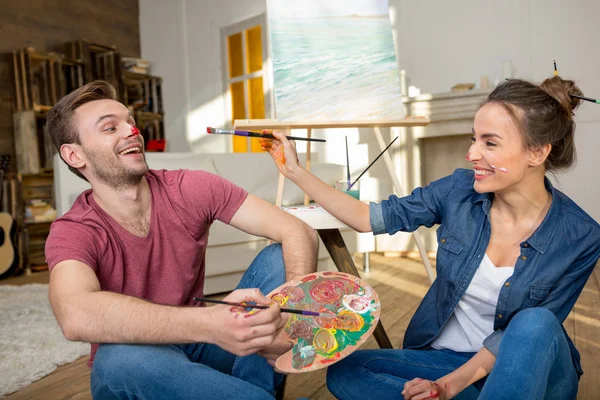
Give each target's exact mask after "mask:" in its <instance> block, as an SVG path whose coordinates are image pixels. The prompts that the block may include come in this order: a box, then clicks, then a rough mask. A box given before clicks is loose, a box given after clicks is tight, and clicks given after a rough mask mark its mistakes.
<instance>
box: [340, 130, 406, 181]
mask: <svg viewBox="0 0 600 400" xmlns="http://www.w3.org/2000/svg"><path fill="white" fill-rule="evenodd" d="M396 139H398V136H396V137H395V138H394V140H392V141H391V142H390V144H388V145H387V147H386V148H385V149H383V151H382V152H381V153H379V155H378V156H377V158H375V159H374V160H373V162H372V163H371V164H369V166H368V167H367V168H365V170H364V171H363V172H361V173H360V175H359V176H358V178H356V180H355V181H354V182H352V184H351V185H350V186H348V190H350V188H351V187H352V186H354V184H355V183H356V182H358V180H359V179H360V177H361V176H363V175H364V174H365V172H367V171H368V170H369V168H371V165H373V164H375V162H376V161H377V160H379V157H381V156H382V155H383V153H385V152H386V151H387V149H389V148H390V146H391V145H392V144H394V142H395V141H396Z"/></svg>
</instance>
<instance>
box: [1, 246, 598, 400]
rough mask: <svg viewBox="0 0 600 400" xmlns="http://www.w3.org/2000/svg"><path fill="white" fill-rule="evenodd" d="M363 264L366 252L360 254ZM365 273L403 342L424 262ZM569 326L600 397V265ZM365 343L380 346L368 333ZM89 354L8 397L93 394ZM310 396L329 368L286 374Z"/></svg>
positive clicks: (588, 384) (591, 394)
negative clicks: (86, 363) (86, 362)
mask: <svg viewBox="0 0 600 400" xmlns="http://www.w3.org/2000/svg"><path fill="white" fill-rule="evenodd" d="M356 261H357V266H359V270H361V268H360V264H361V261H362V258H357V259H356ZM363 277H364V278H365V279H366V280H367V281H368V282H369V283H370V284H371V285H372V286H373V288H374V289H375V290H376V292H377V293H378V294H379V297H380V300H381V303H382V314H381V320H382V322H383V325H384V327H385V328H386V331H387V332H388V335H389V336H390V339H391V341H392V344H393V345H394V347H400V346H401V343H402V338H403V336H404V332H405V330H406V327H407V325H408V322H409V320H410V317H411V316H412V315H413V313H414V312H415V310H416V308H417V305H418V304H419V302H420V300H421V299H422V298H423V295H424V294H425V292H426V291H427V289H428V287H429V281H428V279H427V276H426V275H425V270H424V268H423V265H422V264H421V262H420V261H418V260H412V259H407V258H389V257H383V256H382V255H379V254H372V255H371V271H370V272H369V273H368V274H367V273H365V274H363ZM47 280H48V274H47V272H46V273H38V274H34V276H32V277H17V278H11V279H10V280H6V281H2V282H1V283H2V284H6V283H8V284H24V283H33V282H47ZM565 328H566V329H567V331H568V332H569V335H570V336H571V338H572V339H573V340H574V342H575V345H576V346H577V348H578V349H579V351H580V352H581V358H582V365H583V369H584V371H585V374H584V375H583V377H582V378H581V382H580V385H579V395H578V397H577V398H578V399H585V400H598V398H599V397H598V392H599V390H600V268H598V267H597V268H596V270H595V271H594V273H593V274H592V276H591V278H590V280H589V281H588V283H587V285H586V287H585V289H584V290H583V293H582V294H581V296H580V298H579V300H578V301H577V304H576V305H575V307H574V309H573V311H572V312H571V314H570V315H569V317H568V319H567V321H566V322H565ZM362 348H377V344H376V343H375V341H374V339H373V338H371V339H369V340H368V341H367V342H366V343H365V344H364V345H363V347H362ZM85 361H86V358H85V357H84V358H82V359H79V360H78V361H76V362H74V363H71V364H68V365H64V366H62V367H59V368H58V369H57V370H56V371H55V372H53V373H52V374H50V375H48V376H47V377H45V378H43V379H41V380H39V381H37V382H35V383H33V384H31V385H30V386H28V387H26V388H24V389H22V390H20V391H18V392H16V393H13V394H11V395H9V396H7V397H6V400H17V399H18V400H23V399H52V400H62V399H91V395H90V390H89V370H88V368H87V367H86V365H85ZM299 397H308V398H310V399H312V400H324V399H334V397H333V396H332V395H331V393H329V391H328V390H327V387H326V386H325V372H324V371H318V372H315V373H309V374H294V375H290V376H289V377H288V383H287V386H286V396H285V398H286V399H297V398H299Z"/></svg>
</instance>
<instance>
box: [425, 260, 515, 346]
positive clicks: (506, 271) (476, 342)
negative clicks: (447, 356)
mask: <svg viewBox="0 0 600 400" xmlns="http://www.w3.org/2000/svg"><path fill="white" fill-rule="evenodd" d="M514 270H515V269H514V267H502V268H497V267H496V266H495V265H494V264H493V263H492V260H490V258H489V257H488V255H487V254H486V255H485V256H484V257H483V260H482V261H481V264H480V265H479V268H477V271H476V272H475V276H473V280H472V281H471V283H470V284H469V287H468V288H467V290H466V291H465V293H464V294H463V296H462V298H461V299H460V301H459V302H458V305H457V306H456V309H455V310H454V313H453V314H452V316H451V317H450V320H448V323H447V324H446V325H445V326H444V328H443V329H442V333H441V334H440V336H438V338H437V339H436V340H434V341H433V343H432V345H431V347H433V348H434V349H438V350H439V349H449V350H454V351H458V352H473V353H476V352H478V351H479V350H481V348H482V347H483V340H484V339H485V338H486V337H488V336H489V335H491V334H492V332H493V331H494V316H495V315H496V306H497V304H498V296H499V294H500V289H501V288H502V285H504V282H506V280H507V279H508V278H510V276H511V275H512V274H513V272H514Z"/></svg>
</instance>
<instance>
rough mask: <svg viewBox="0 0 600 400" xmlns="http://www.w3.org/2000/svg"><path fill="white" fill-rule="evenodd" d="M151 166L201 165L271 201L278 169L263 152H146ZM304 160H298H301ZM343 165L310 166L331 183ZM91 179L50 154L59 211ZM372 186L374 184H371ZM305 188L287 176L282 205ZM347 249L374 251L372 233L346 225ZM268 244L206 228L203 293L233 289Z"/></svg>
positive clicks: (297, 200) (364, 189) (326, 263)
mask: <svg viewBox="0 0 600 400" xmlns="http://www.w3.org/2000/svg"><path fill="white" fill-rule="evenodd" d="M146 159H147V162H148V165H149V166H150V168H152V169H179V168H186V169H200V170H206V171H209V172H213V173H215V174H217V175H219V176H222V177H224V178H225V179H228V180H230V181H231V182H233V183H234V184H236V185H238V186H240V187H242V188H244V189H246V190H247V191H248V192H249V193H252V194H254V195H256V196H258V197H260V198H263V199H265V200H267V201H269V202H272V203H274V202H275V196H276V192H277V182H278V171H277V169H276V168H275V165H274V164H273V161H272V159H271V158H270V156H269V155H268V154H266V153H234V154H231V153H215V154H206V153H203V154H196V153H147V154H146ZM301 161H302V160H301ZM344 168H345V167H344V166H342V165H337V164H316V165H313V166H312V170H313V172H314V173H315V174H316V175H317V176H319V177H320V178H322V179H323V180H325V181H326V182H328V183H330V184H332V185H333V184H334V182H335V180H337V179H342V178H343V177H344V171H345V169H344ZM361 185H362V186H361V199H363V198H364V199H366V200H377V198H376V197H379V194H378V193H373V191H377V188H379V186H380V185H378V184H377V182H373V179H364V180H363V179H361ZM89 187H90V186H89V184H88V183H87V182H85V181H84V180H82V179H80V178H79V177H77V176H76V175H75V174H73V173H72V172H71V171H69V169H68V168H67V166H66V165H65V163H64V162H62V160H61V159H60V157H59V156H58V155H55V158H54V196H55V200H56V208H57V215H58V216H61V215H63V214H64V213H65V212H67V211H68V210H69V209H70V208H71V205H72V204H73V202H74V201H75V199H76V198H77V196H78V195H79V194H80V193H81V192H82V191H84V190H86V189H89ZM369 188H372V189H369ZM303 200H304V194H303V193H302V191H301V190H300V189H299V188H298V187H296V186H295V185H294V184H293V183H292V182H290V181H286V183H285V189H284V196H283V204H282V205H283V206H291V205H299V204H302V202H303ZM340 230H341V232H342V236H343V238H344V241H345V242H346V245H347V247H348V249H349V251H350V252H351V253H355V252H360V253H367V252H372V251H375V240H374V237H373V235H372V234H371V233H357V232H355V231H353V230H352V229H350V228H343V229H340ZM267 244H268V241H267V240H266V239H264V238H259V237H256V236H253V235H249V234H247V233H245V232H242V231H240V230H237V229H235V228H233V227H231V226H229V225H226V224H223V223H221V222H219V221H217V222H215V223H214V224H213V225H212V227H211V230H210V234H209V239H208V248H207V252H206V283H205V294H214V293H221V292H226V291H230V290H232V289H233V288H234V287H235V286H236V285H237V283H238V282H239V280H240V278H241V276H242V274H243V273H244V271H245V269H246V268H247V267H248V265H250V263H251V262H252V260H253V259H254V257H255V256H256V255H257V254H258V252H259V251H260V250H261V249H262V248H264V247H265V246H266V245H267ZM332 268H334V266H333V263H332V262H331V258H330V257H329V254H328V253H327V250H326V249H325V247H324V246H323V244H322V243H321V246H320V249H319V269H320V270H323V269H332Z"/></svg>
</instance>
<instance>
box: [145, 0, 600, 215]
mask: <svg viewBox="0 0 600 400" xmlns="http://www.w3.org/2000/svg"><path fill="white" fill-rule="evenodd" d="M389 4H390V15H391V18H392V25H393V28H394V36H395V41H396V46H397V55H398V63H399V65H400V67H401V68H403V69H406V70H407V75H408V77H409V84H411V85H415V86H417V87H419V88H420V89H421V91H422V93H427V92H429V93H439V92H447V91H448V90H449V89H450V88H451V87H452V86H453V85H454V84H456V83H459V82H473V83H476V84H477V85H479V82H480V77H481V75H487V76H489V78H490V81H491V82H492V83H494V82H495V81H499V80H501V79H503V77H504V72H503V64H504V62H505V61H510V63H511V65H512V67H513V70H514V76H516V77H522V78H526V79H533V80H535V81H541V80H543V79H544V78H545V77H548V76H551V75H552V60H556V61H557V64H558V69H559V72H560V74H561V75H562V76H564V77H570V78H573V79H575V80H576V81H577V82H578V83H579V84H580V87H581V89H582V90H583V92H584V93H585V94H587V95H589V96H591V97H594V98H598V97H600V80H599V79H597V76H598V75H597V65H599V64H600V52H599V51H597V50H598V45H597V34H596V32H595V31H596V25H597V24H596V19H597V16H598V15H600V2H598V1H596V0H579V1H576V2H573V1H568V0H527V1H525V0H506V1H502V2H500V1H495V0H454V1H452V2H447V1H443V0H419V1H415V0H389ZM265 10H266V1H265V0H169V1H164V0H140V34H141V45H142V57H144V58H147V59H149V60H150V61H152V63H153V65H152V68H153V69H152V71H153V73H155V74H157V75H160V76H162V77H163V78H164V87H163V90H164V97H165V99H164V101H165V110H166V116H165V122H166V131H167V139H168V146H169V151H190V150H191V151H195V152H218V151H226V149H227V146H226V143H225V141H224V140H225V138H221V137H212V136H211V137H206V135H205V134H204V133H203V132H202V130H203V128H205V127H206V126H210V125H216V126H219V125H222V124H223V122H224V121H225V115H224V112H225V111H224V110H225V105H224V103H223V99H222V98H221V97H220V96H221V93H222V78H221V61H220V60H221V55H220V28H221V27H223V26H227V25H230V24H233V23H235V22H237V21H240V20H244V19H246V18H249V17H252V16H255V15H258V14H260V13H263V12H265ZM576 120H577V123H578V129H577V134H576V142H577V148H578V151H579V162H578V165H577V167H576V168H575V169H573V170H572V171H569V172H567V173H564V174H561V175H560V177H559V178H560V182H559V187H560V188H561V189H562V190H563V191H565V192H566V193H567V194H568V195H569V196H571V197H572V198H573V199H574V200H575V201H576V202H577V203H578V204H579V205H580V206H582V207H583V208H584V209H585V210H586V211H587V212H588V213H590V214H591V215H592V216H593V217H594V218H595V219H596V220H600V201H598V199H599V198H600V183H599V182H600V168H598V167H597V166H596V165H595V163H593V157H594V156H595V152H596V149H598V148H600V132H599V131H600V105H595V104H591V103H586V104H584V105H583V106H582V107H581V108H580V109H579V112H578V113H577V118H576ZM348 134H349V143H350V144H351V145H356V146H360V145H362V146H363V150H364V148H365V147H366V148H367V149H366V151H368V156H366V155H365V154H366V153H365V152H364V151H362V153H361V152H359V153H360V154H357V155H353V156H352V158H353V159H355V160H356V161H358V164H360V165H357V166H356V168H357V169H359V168H360V166H362V164H363V163H364V161H365V160H366V159H371V160H372V159H373V158H374V157H375V156H376V155H377V153H378V151H377V150H378V149H377V147H376V146H372V145H371V143H372V140H371V138H370V136H371V135H370V132H366V131H361V132H360V133H359V132H356V131H354V132H348ZM315 135H316V136H325V135H327V137H328V138H330V142H331V144H332V145H333V146H332V148H333V149H334V150H335V151H327V152H324V153H323V154H322V156H321V157H322V161H329V162H339V163H343V162H344V157H343V152H342V156H340V151H339V147H340V146H343V135H344V134H343V133H342V134H341V135H340V134H339V133H338V134H337V135H336V136H335V137H332V136H331V135H332V134H326V133H324V132H316V133H315ZM394 136H395V134H394ZM386 139H387V138H386ZM328 144H329V143H328ZM336 148H337V149H336ZM355 164H356V163H355ZM374 172H375V175H380V174H381V173H382V172H383V164H380V165H378V167H377V168H376V170H375V171H374ZM449 172H450V171H449ZM407 189H409V188H407Z"/></svg>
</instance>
